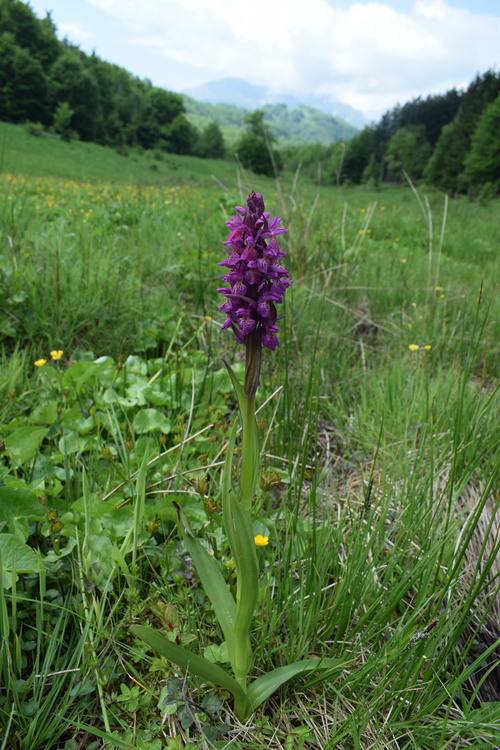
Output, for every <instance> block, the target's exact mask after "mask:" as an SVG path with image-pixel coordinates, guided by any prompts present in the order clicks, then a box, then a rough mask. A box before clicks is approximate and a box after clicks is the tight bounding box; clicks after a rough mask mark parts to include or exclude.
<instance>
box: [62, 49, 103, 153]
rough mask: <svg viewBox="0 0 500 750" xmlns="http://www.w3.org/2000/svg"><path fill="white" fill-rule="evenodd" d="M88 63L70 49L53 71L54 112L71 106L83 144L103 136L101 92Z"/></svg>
mask: <svg viewBox="0 0 500 750" xmlns="http://www.w3.org/2000/svg"><path fill="white" fill-rule="evenodd" d="M86 62H87V56H86V55H85V54H84V53H83V52H80V50H78V49H77V48H74V47H71V46H67V48H66V49H65V51H64V52H63V53H62V55H60V56H59V57H58V59H57V60H56V62H55V63H54V65H53V66H52V68H51V82H50V89H51V99H52V106H53V110H54V111H55V110H56V109H57V106H58V104H59V103H60V102H67V103H68V105H69V107H70V108H71V109H72V110H73V118H72V124H73V129H74V130H75V131H76V132H77V133H78V135H79V136H80V138H82V140H84V141H96V140H97V138H98V135H99V133H100V132H102V111H101V107H100V102H99V89H98V86H97V83H96V80H95V78H94V76H93V75H92V72H91V70H88V69H87V67H86Z"/></svg>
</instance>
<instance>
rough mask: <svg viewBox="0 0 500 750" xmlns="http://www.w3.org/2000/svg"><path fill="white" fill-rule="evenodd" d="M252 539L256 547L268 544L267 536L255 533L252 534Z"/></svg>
mask: <svg viewBox="0 0 500 750" xmlns="http://www.w3.org/2000/svg"><path fill="white" fill-rule="evenodd" d="M253 540H254V542H255V544H256V545H257V547H266V546H267V545H268V544H269V537H268V536H262V534H257V536H254V538H253Z"/></svg>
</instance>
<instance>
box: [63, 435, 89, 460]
mask: <svg viewBox="0 0 500 750" xmlns="http://www.w3.org/2000/svg"><path fill="white" fill-rule="evenodd" d="M86 447H87V439H86V438H84V437H81V436H80V435H78V433H77V432H72V431H71V430H67V431H66V433H65V434H64V435H63V437H62V438H61V439H60V440H59V450H60V451H61V453H62V454H63V455H64V456H67V455H68V454H69V453H81V452H82V451H84V450H85V448H86Z"/></svg>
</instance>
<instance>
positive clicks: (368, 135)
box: [332, 127, 375, 185]
mask: <svg viewBox="0 0 500 750" xmlns="http://www.w3.org/2000/svg"><path fill="white" fill-rule="evenodd" d="M374 135H375V131H374V129H373V128H371V127H366V128H364V129H363V130H362V131H361V133H359V134H358V135H356V136H354V138H353V139H352V140H350V141H349V142H348V144H347V146H346V149H345V154H344V159H343V163H342V179H343V180H350V181H351V182H353V183H354V184H355V185H359V184H360V183H361V180H362V179H363V172H364V171H365V169H366V167H367V166H368V164H369V162H370V158H371V156H372V154H373V153H374V147H375V143H374ZM332 181H334V180H333V179H332Z"/></svg>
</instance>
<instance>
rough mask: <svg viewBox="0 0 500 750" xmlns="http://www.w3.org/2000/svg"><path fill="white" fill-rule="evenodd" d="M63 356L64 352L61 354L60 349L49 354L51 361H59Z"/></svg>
mask: <svg viewBox="0 0 500 750" xmlns="http://www.w3.org/2000/svg"><path fill="white" fill-rule="evenodd" d="M63 354H64V352H63V350H62V349H53V350H52V351H51V352H50V356H51V357H52V359H61V357H62V355H63Z"/></svg>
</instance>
